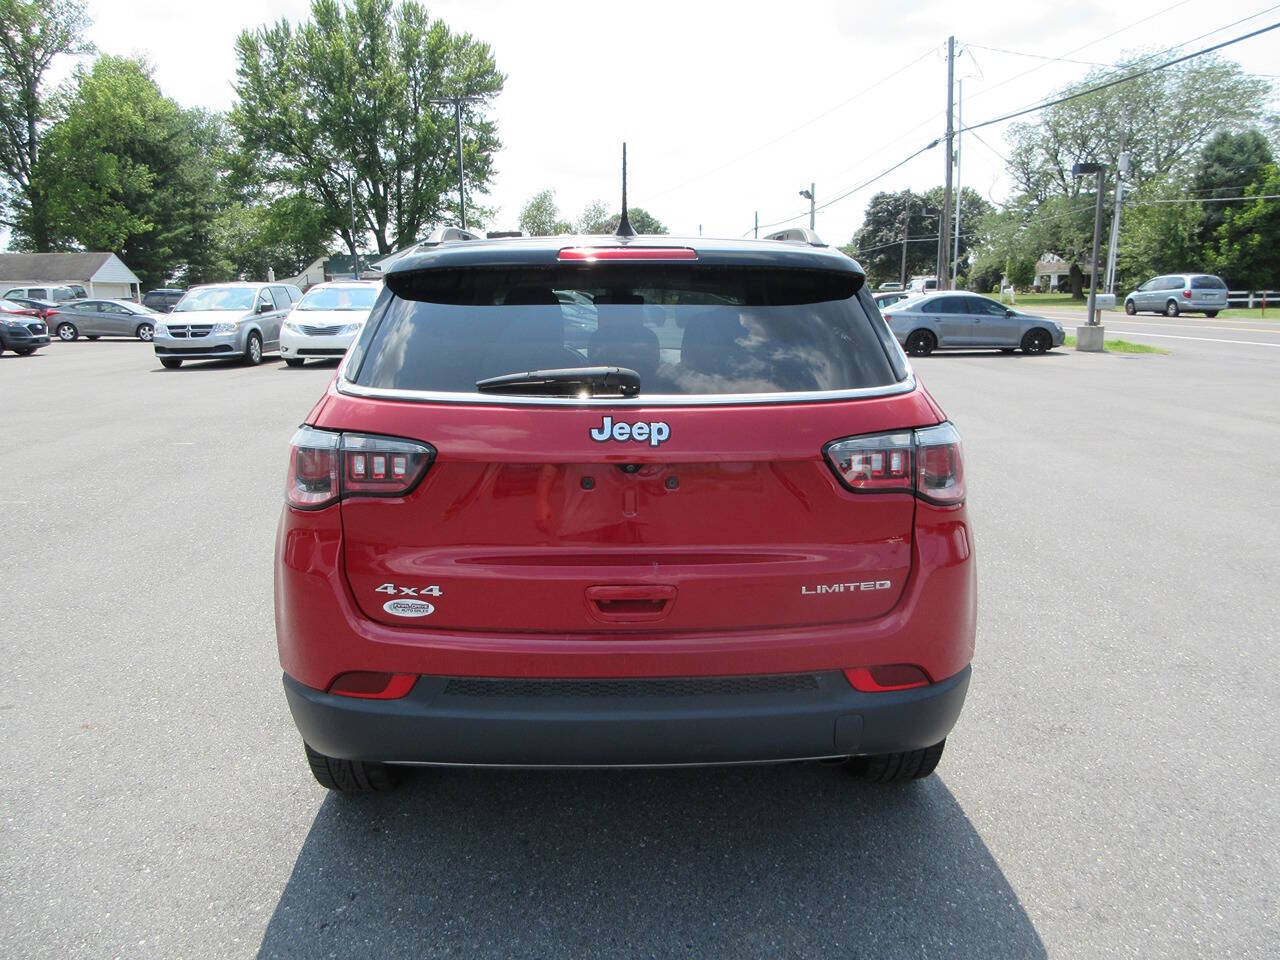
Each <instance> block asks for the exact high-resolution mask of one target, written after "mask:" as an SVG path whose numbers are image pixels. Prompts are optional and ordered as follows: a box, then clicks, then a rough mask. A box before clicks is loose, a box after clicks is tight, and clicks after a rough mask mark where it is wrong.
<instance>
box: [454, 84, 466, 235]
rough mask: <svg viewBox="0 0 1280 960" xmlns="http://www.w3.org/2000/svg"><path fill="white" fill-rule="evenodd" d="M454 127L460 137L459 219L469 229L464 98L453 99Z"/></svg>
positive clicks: (464, 227) (463, 227)
mask: <svg viewBox="0 0 1280 960" xmlns="http://www.w3.org/2000/svg"><path fill="white" fill-rule="evenodd" d="M453 129H454V132H455V133H456V134H457V138H458V219H459V220H461V221H462V229H463V230H465V229H467V172H466V170H464V169H463V167H462V98H461V97H459V98H458V99H456V100H454V101H453Z"/></svg>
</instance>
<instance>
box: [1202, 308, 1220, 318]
mask: <svg viewBox="0 0 1280 960" xmlns="http://www.w3.org/2000/svg"><path fill="white" fill-rule="evenodd" d="M1204 315H1205V316H1206V317H1208V318H1209V319H1210V320H1212V319H1213V318H1214V317H1216V316H1217V315H1218V311H1217V310H1206V311H1205V312H1204Z"/></svg>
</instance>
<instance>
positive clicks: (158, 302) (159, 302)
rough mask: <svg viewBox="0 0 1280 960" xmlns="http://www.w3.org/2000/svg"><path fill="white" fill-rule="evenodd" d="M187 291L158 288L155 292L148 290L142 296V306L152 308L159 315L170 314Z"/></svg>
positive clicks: (173, 288)
mask: <svg viewBox="0 0 1280 960" xmlns="http://www.w3.org/2000/svg"><path fill="white" fill-rule="evenodd" d="M186 292H187V291H185V290H179V289H178V288H177V287H157V288H156V289H155V290H148V291H147V292H146V293H145V294H143V296H142V305H143V306H144V307H150V308H151V309H152V310H154V311H156V312H157V313H169V312H171V311H172V310H173V306H174V304H176V303H177V302H178V301H179V300H181V299H182V295H183V294H184V293H186Z"/></svg>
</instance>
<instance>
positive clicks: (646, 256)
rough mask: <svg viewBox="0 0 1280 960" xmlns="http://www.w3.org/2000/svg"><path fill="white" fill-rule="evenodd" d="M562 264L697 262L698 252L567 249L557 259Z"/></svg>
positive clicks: (653, 248)
mask: <svg viewBox="0 0 1280 960" xmlns="http://www.w3.org/2000/svg"><path fill="white" fill-rule="evenodd" d="M556 259H558V260H559V261H561V262H562V263H565V262H572V261H578V262H580V263H595V262H596V261H597V260H665V261H672V260H697V259H698V252H697V251H696V250H693V249H691V248H689V247H565V248H564V249H562V250H561V251H560V255H559V256H558V257H557V258H556Z"/></svg>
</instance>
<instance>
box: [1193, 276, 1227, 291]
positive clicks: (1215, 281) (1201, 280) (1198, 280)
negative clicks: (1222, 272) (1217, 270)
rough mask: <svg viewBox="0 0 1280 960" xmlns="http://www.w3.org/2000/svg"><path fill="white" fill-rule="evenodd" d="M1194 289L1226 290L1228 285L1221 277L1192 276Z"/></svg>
mask: <svg viewBox="0 0 1280 960" xmlns="http://www.w3.org/2000/svg"><path fill="white" fill-rule="evenodd" d="M1191 289H1192V290H1225V289H1227V285H1226V284H1225V283H1223V282H1222V280H1221V279H1220V278H1219V277H1192V278H1191Z"/></svg>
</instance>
